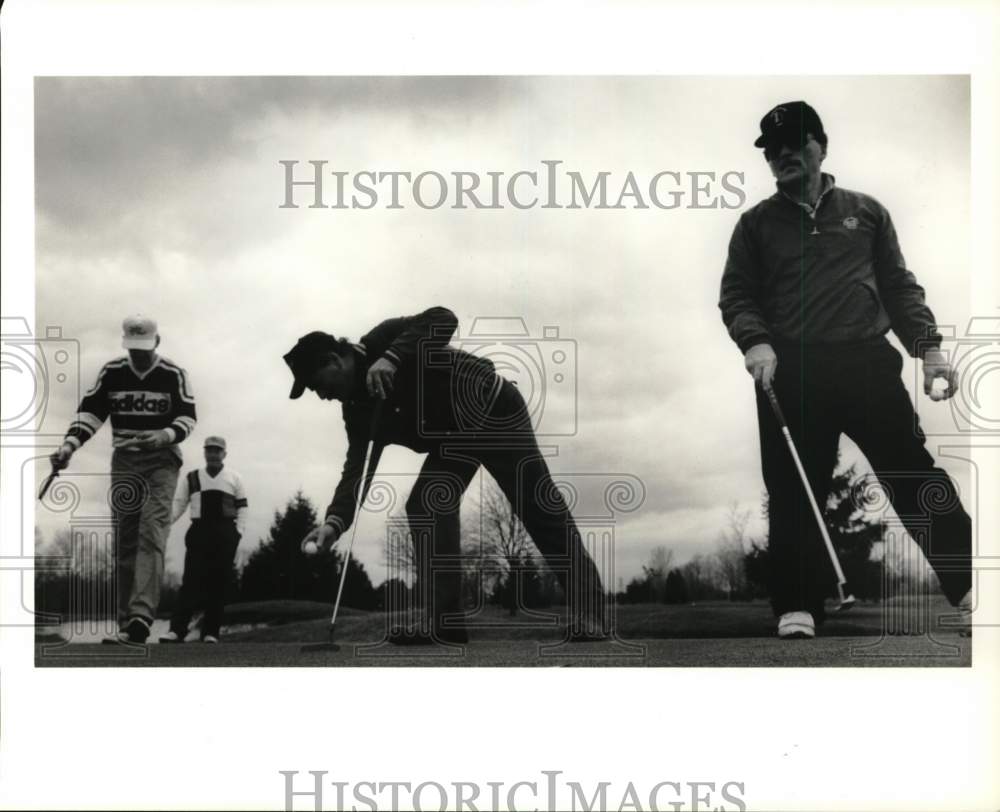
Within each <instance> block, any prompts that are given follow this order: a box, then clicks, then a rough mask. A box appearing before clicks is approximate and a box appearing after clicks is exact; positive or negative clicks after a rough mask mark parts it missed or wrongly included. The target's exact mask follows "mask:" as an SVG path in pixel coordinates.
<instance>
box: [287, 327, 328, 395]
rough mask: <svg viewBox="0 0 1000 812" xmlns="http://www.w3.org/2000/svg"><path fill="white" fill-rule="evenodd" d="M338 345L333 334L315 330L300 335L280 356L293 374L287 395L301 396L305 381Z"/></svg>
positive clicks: (304, 389) (304, 388)
mask: <svg viewBox="0 0 1000 812" xmlns="http://www.w3.org/2000/svg"><path fill="white" fill-rule="evenodd" d="M339 345H340V342H339V341H337V339H336V338H335V337H334V336H332V335H330V334H329V333H323V332H320V331H319V330H316V331H314V332H311V333H306V334H305V335H304V336H302V338H300V339H299V340H298V341H297V342H296V344H295V346H294V347H292V348H291V349H290V350H289V351H288V352H286V353H285V354H284V355H283V356H282V357H283V358H284V359H285V363H286V364H288V368H289V369H290V370H291V371H292V375H294V376H295V382H294V383H293V384H292V391H291V392H290V393H289V395H288V397H290V398H291V399H292V400H295V399H296V398H299V397H301V396H302V393H303V392H305V391H306V383H307V382H308V380H309V379H310V378H311V377H312V375H313V373H314V372H315V371H316V370H317V369H319V368H320V367H321V366H322V365H323V363H324V362H325V361H326V359H327V358H329V356H330V354H331V353H335V352H336V351H337V347H338V346H339Z"/></svg>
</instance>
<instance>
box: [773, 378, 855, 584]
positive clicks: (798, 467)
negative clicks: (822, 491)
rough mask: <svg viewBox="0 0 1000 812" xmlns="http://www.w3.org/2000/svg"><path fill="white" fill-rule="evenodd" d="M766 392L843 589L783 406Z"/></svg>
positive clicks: (841, 573) (814, 497)
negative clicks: (782, 409)
mask: <svg viewBox="0 0 1000 812" xmlns="http://www.w3.org/2000/svg"><path fill="white" fill-rule="evenodd" d="M764 392H765V394H766V395H767V399H768V400H769V401H770V402H771V408H772V409H773V410H774V416H775V417H776V418H777V420H778V424H779V425H780V426H781V433H782V434H783V435H784V437H785V443H787V445H788V450H789V451H790V452H791V455H792V459H793V460H794V461H795V468H796V470H797V471H798V472H799V479H801V480H802V487H803V488H805V491H806V496H807V497H809V504H810V506H811V507H812V511H813V515H814V516H815V517H816V524H817V525H818V526H819V532H820V535H822V536H823V543H824V544H825V545H826V551H827V553H828V554H829V556H830V562H831V563H832V564H833V569H834V572H836V573H837V586H838V587H842V586H844V584H846V583H847V579H846V578H845V577H844V570H843V569H842V568H841V566H840V559H839V558H837V551H836V550H835V549H834V548H833V542H832V541H831V540H830V533H829V532H828V531H827V529H826V522H825V521H824V520H823V514H822V512H821V511H820V509H819V505H818V504H817V503H816V496H815V495H814V494H813V491H812V488H811V487H809V479H808V477H807V476H806V471H805V469H804V468H803V467H802V460H800V459H799V452H798V451H797V450H796V448H795V442H794V441H793V440H792V433H791V432H790V431H789V430H788V424H787V423H786V422H785V415H784V414H783V413H782V411H781V406H780V405H779V404H778V398H777V396H776V395H775V394H774V390H773V389H772V388H771V387H769V386H768V387H764Z"/></svg>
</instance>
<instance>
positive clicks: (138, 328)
mask: <svg viewBox="0 0 1000 812" xmlns="http://www.w3.org/2000/svg"><path fill="white" fill-rule="evenodd" d="M156 338H157V330H156V322H155V321H153V320H152V319H150V318H147V317H146V316H140V315H135V316H129V317H128V318H127V319H125V321H123V322H122V346H123V347H124V348H125V349H126V350H155V349H156Z"/></svg>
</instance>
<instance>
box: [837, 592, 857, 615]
mask: <svg viewBox="0 0 1000 812" xmlns="http://www.w3.org/2000/svg"><path fill="white" fill-rule="evenodd" d="M855 603H857V600H856V599H855V597H854V596H853V595H847V596H846V597H842V598H841V599H840V604H839V605H838V606H837V608H836V609H835V610H834V611H835V612H846V611H847V610H848V609H850V608H851V607H852V606H854V604H855Z"/></svg>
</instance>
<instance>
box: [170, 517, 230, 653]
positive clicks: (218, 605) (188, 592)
mask: <svg viewBox="0 0 1000 812" xmlns="http://www.w3.org/2000/svg"><path fill="white" fill-rule="evenodd" d="M239 542H240V537H239V534H238V533H237V532H236V523H235V522H233V521H232V519H223V520H220V521H208V520H201V519H196V520H194V521H192V522H191V527H189V528H188V531H187V533H186V535H185V536H184V546H185V548H186V552H185V553H184V580H183V581H182V583H181V591H180V594H179V595H178V597H177V609H176V610H175V611H174V614H173V617H171V619H170V630H171V631H173V632H174V633H176V634H177V636H178V637H180V638H181V639H183V638H184V637H185V635H187V632H188V624H189V623H190V622H191V616H192V615H193V614H194V612H195V611H196V610H198V609H204V612H205V614H204V618H203V619H202V623H201V636H202V637H205V636H206V635H209V634H210V635H213V636H215V637H218V636H219V627H220V626H221V625H222V612H223V609H224V608H225V604H226V584H227V583H228V580H229V571H230V569H231V568H232V566H233V559H234V558H235V556H236V547H237V545H238V544H239Z"/></svg>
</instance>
